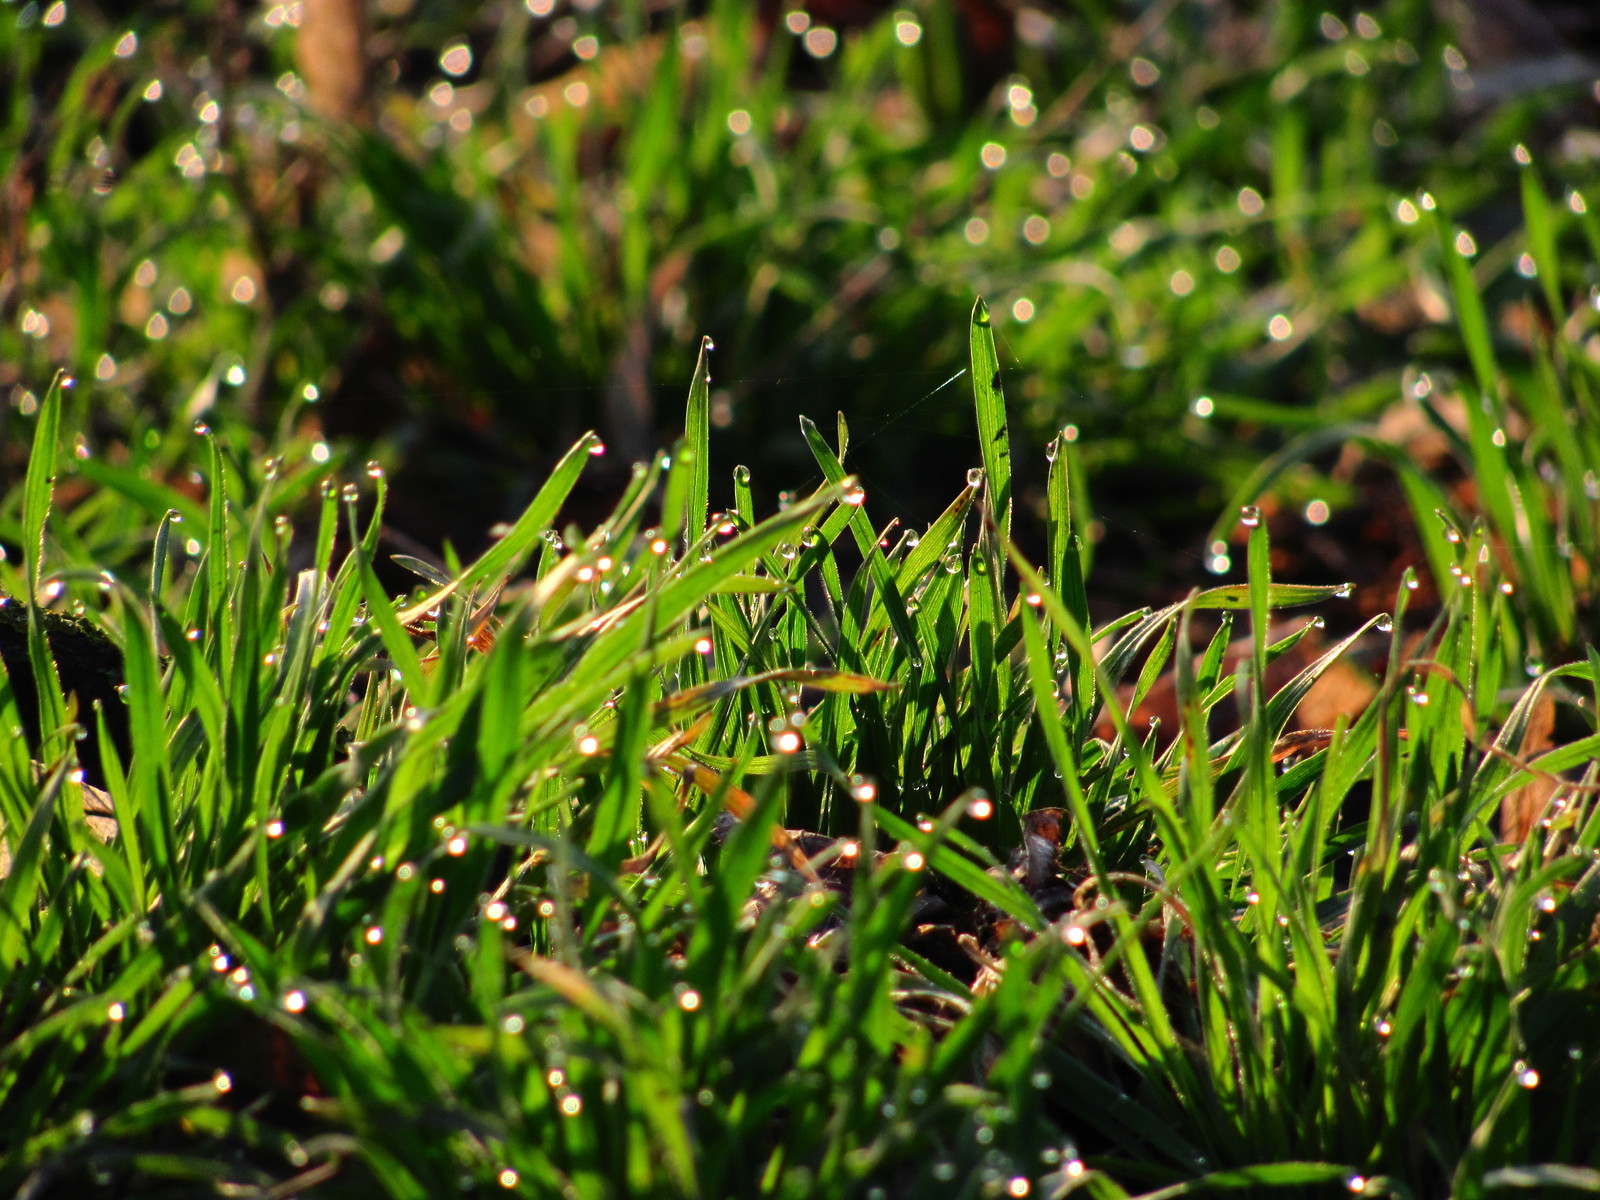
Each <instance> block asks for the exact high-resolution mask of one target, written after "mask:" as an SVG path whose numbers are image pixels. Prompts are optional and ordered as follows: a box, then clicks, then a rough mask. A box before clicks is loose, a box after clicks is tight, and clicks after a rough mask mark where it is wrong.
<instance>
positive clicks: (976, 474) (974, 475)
mask: <svg viewBox="0 0 1600 1200" xmlns="http://www.w3.org/2000/svg"><path fill="white" fill-rule="evenodd" d="M967 486H968V487H969V488H975V487H982V486H983V468H982V467H973V468H972V469H971V470H969V471H968V472H967Z"/></svg>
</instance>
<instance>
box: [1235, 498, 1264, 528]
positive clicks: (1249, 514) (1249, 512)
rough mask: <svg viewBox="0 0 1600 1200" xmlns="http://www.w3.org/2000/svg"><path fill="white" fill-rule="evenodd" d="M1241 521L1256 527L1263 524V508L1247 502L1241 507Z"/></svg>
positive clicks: (1245, 524) (1248, 525)
mask: <svg viewBox="0 0 1600 1200" xmlns="http://www.w3.org/2000/svg"><path fill="white" fill-rule="evenodd" d="M1239 523H1240V524H1241V525H1244V526H1246V527H1247V528H1250V529H1254V528H1255V527H1256V526H1257V525H1259V524H1261V510H1260V509H1259V508H1257V507H1256V506H1255V505H1254V504H1246V505H1244V506H1243V507H1241V508H1240V509H1239Z"/></svg>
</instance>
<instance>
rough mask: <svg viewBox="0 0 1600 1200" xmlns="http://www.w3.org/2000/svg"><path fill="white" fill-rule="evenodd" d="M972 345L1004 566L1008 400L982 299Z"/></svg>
mask: <svg viewBox="0 0 1600 1200" xmlns="http://www.w3.org/2000/svg"><path fill="white" fill-rule="evenodd" d="M970 342H971V351H972V396H973V401H974V403H975V405H976V407H977V412H978V443H979V449H980V451H981V452H982V455H983V476H984V480H985V482H986V483H987V484H988V487H989V504H990V508H991V510H992V511H993V513H994V520H995V526H996V528H997V531H998V533H999V535H1000V545H1001V549H1000V551H999V554H998V556H997V561H998V562H999V563H1003V562H1004V555H1005V550H1004V547H1005V546H1006V545H1008V544H1009V543H1010V541H1011V437H1010V434H1009V433H1008V431H1007V429H1006V397H1005V393H1004V391H1002V390H1001V386H1000V359H999V356H998V355H997V354H996V353H995V348H994V326H993V323H992V322H991V320H990V318H989V306H988V305H987V304H985V303H984V302H983V298H982V297H981V296H980V297H979V298H978V301H977V303H976V304H974V305H973V306H972V326H971V338H970Z"/></svg>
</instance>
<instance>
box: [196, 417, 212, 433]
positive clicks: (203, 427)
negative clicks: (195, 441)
mask: <svg viewBox="0 0 1600 1200" xmlns="http://www.w3.org/2000/svg"><path fill="white" fill-rule="evenodd" d="M194 431H195V433H196V434H197V435H198V436H200V437H204V436H205V435H206V434H208V433H210V432H211V426H209V425H207V424H206V423H205V422H204V421H196V422H195V423H194Z"/></svg>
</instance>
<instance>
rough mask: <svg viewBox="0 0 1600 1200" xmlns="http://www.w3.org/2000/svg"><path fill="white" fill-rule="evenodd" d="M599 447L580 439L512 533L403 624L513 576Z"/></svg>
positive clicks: (589, 438) (403, 616)
mask: <svg viewBox="0 0 1600 1200" xmlns="http://www.w3.org/2000/svg"><path fill="white" fill-rule="evenodd" d="M599 445H600V439H599V438H598V437H596V436H595V435H594V434H592V433H587V434H584V436H583V437H581V438H579V439H578V443H577V445H575V446H573V447H572V449H570V450H568V451H567V452H566V454H564V455H562V457H561V461H560V462H558V463H557V464H556V465H555V468H554V470H552V471H551V472H550V477H549V478H548V479H547V480H545V482H544V486H542V487H541V488H540V489H539V491H538V494H537V495H535V496H534V498H533V500H532V501H531V502H530V503H529V504H528V507H527V508H525V509H523V511H522V515H521V516H520V517H518V518H517V520H516V523H515V524H514V525H512V527H511V530H510V532H509V533H507V534H506V535H505V536H504V537H502V538H500V539H499V540H498V541H496V542H495V543H494V545H492V546H490V547H489V549H487V550H485V551H484V552H483V554H482V555H481V556H479V558H478V559H477V561H476V562H474V563H473V564H472V565H471V566H469V567H467V568H466V570H464V571H462V572H461V574H460V575H458V576H457V577H456V580H455V583H454V584H453V586H451V587H449V588H441V589H439V590H438V591H436V592H434V593H433V594H432V595H431V596H428V597H427V598H426V599H424V600H421V601H419V602H418V603H416V604H414V605H412V606H411V607H410V608H408V609H406V610H405V611H404V612H402V613H400V614H399V617H398V619H399V621H400V623H401V624H408V623H410V622H412V621H415V620H416V619H417V618H418V617H421V616H423V615H424V614H426V613H427V612H428V610H429V609H431V608H435V607H437V606H438V604H439V603H440V602H441V601H443V600H444V599H445V597H446V596H447V595H448V594H449V593H451V592H454V591H467V592H470V591H471V590H472V589H473V588H474V587H476V586H477V585H478V584H480V583H484V582H491V583H492V582H494V581H497V580H499V579H501V578H503V577H505V576H506V575H507V574H509V573H510V572H511V571H512V570H513V569H514V567H515V564H517V563H518V562H520V561H522V560H523V559H524V558H525V557H526V556H527V555H528V554H530V553H532V551H533V549H534V546H535V543H537V542H538V540H539V535H540V534H541V533H543V532H544V531H545V530H547V529H549V528H550V525H551V523H552V522H553V521H554V520H555V519H556V515H557V514H558V513H559V512H560V511H561V505H562V503H563V502H564V501H565V500H566V498H567V494H568V493H569V492H571V491H572V486H573V484H575V483H577V482H578V476H579V475H581V474H582V473H583V468H584V467H585V465H587V463H588V462H589V458H590V456H591V455H592V454H593V453H594V451H595V448H596V447H597V446H599Z"/></svg>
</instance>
